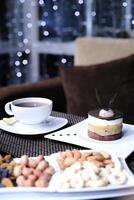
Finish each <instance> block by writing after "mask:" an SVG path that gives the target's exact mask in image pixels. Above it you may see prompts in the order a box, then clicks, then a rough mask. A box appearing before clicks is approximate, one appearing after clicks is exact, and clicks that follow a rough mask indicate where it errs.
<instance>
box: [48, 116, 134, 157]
mask: <svg viewBox="0 0 134 200" xmlns="http://www.w3.org/2000/svg"><path fill="white" fill-rule="evenodd" d="M87 127H88V119H85V120H83V121H82V122H79V123H77V124H75V125H73V126H71V127H68V128H65V129H63V130H60V131H56V132H55V133H51V134H48V135H46V136H44V137H45V138H49V139H52V140H57V141H62V142H66V143H70V144H75V145H78V146H82V147H86V148H89V149H96V150H100V149H101V150H108V149H110V150H111V151H112V152H114V153H116V154H117V155H118V156H119V157H123V158H126V157H127V156H128V155H129V154H130V153H132V152H133V151H134V145H133V144H134V126H133V125H130V124H123V130H122V132H123V136H122V137H121V138H120V139H118V140H113V141H99V140H95V139H92V138H89V137H88V134H87Z"/></svg>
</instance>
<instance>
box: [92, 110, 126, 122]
mask: <svg viewBox="0 0 134 200" xmlns="http://www.w3.org/2000/svg"><path fill="white" fill-rule="evenodd" d="M89 115H91V116H93V117H96V118H99V119H106V120H114V119H119V118H122V117H123V113H121V112H119V111H118V110H112V109H110V108H108V109H99V110H93V111H90V112H89Z"/></svg>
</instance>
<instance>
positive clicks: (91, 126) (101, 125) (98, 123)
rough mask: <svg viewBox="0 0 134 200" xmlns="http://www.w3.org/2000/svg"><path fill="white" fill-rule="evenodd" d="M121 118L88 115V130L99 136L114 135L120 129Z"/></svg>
mask: <svg viewBox="0 0 134 200" xmlns="http://www.w3.org/2000/svg"><path fill="white" fill-rule="evenodd" d="M122 122H123V119H122V118H119V119H115V120H105V119H99V118H96V117H93V116H88V131H91V132H94V133H96V134H98V135H100V136H106V135H115V134H118V133H120V132H121V131H122Z"/></svg>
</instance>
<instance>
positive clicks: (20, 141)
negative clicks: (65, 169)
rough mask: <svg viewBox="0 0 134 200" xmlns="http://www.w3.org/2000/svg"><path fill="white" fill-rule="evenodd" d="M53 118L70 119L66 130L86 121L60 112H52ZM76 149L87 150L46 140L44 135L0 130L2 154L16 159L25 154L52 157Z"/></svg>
mask: <svg viewBox="0 0 134 200" xmlns="http://www.w3.org/2000/svg"><path fill="white" fill-rule="evenodd" d="M52 116H56V117H64V118H66V119H68V124H67V125H66V126H64V128H65V127H68V126H71V125H73V124H76V123H78V122H80V121H82V120H84V118H83V117H79V116H75V115H71V114H65V113H60V112H52ZM74 148H77V149H85V148H84V147H78V146H76V145H71V144H67V143H63V142H58V141H53V140H50V139H47V138H44V134H40V135H32V136H31V135H18V134H14V133H9V132H7V131H4V130H0V150H1V151H2V152H7V153H9V154H11V155H12V156H14V157H20V156H21V155H24V154H27V155H29V156H37V155H40V154H42V155H50V154H52V153H54V152H58V151H64V150H66V149H74Z"/></svg>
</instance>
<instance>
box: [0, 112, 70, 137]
mask: <svg viewBox="0 0 134 200" xmlns="http://www.w3.org/2000/svg"><path fill="white" fill-rule="evenodd" d="M8 121H10V120H8ZM67 123H68V120H67V119H65V118H61V117H52V116H49V117H48V119H47V120H46V121H44V122H43V123H40V124H34V125H27V124H22V123H20V122H19V121H15V122H14V123H8V122H7V120H6V121H5V120H0V128H1V129H2V130H5V131H8V132H10V133H16V134H20V135H38V134H45V133H49V132H52V131H55V130H57V129H59V128H61V127H63V126H65V125H66V124H67Z"/></svg>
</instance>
